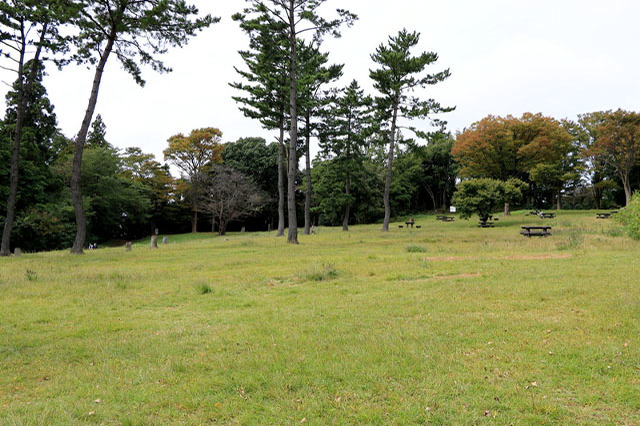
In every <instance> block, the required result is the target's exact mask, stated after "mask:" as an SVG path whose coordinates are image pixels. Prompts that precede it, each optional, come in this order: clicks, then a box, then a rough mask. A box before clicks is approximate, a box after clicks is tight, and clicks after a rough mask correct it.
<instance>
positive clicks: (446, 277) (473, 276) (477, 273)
mask: <svg viewBox="0 0 640 426" xmlns="http://www.w3.org/2000/svg"><path fill="white" fill-rule="evenodd" d="M480 277H482V274H481V273H479V272H476V273H473V274H456V275H443V276H441V277H433V279H434V280H449V279H450V280H455V279H458V278H480Z"/></svg>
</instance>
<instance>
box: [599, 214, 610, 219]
mask: <svg viewBox="0 0 640 426" xmlns="http://www.w3.org/2000/svg"><path fill="white" fill-rule="evenodd" d="M610 217H611V213H597V214H596V219H609V218H610Z"/></svg>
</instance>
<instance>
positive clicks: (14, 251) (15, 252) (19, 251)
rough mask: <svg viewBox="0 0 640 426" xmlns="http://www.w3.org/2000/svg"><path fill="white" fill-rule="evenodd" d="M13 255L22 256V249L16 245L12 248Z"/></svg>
mask: <svg viewBox="0 0 640 426" xmlns="http://www.w3.org/2000/svg"><path fill="white" fill-rule="evenodd" d="M13 255H14V256H16V257H20V256H22V249H21V248H18V247H16V248H15V249H13Z"/></svg>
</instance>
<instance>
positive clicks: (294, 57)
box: [287, 0, 298, 244]
mask: <svg viewBox="0 0 640 426" xmlns="http://www.w3.org/2000/svg"><path fill="white" fill-rule="evenodd" d="M295 10H296V0H289V11H288V13H289V44H290V49H291V50H290V57H289V61H290V63H289V107H290V110H291V129H290V132H289V173H288V178H289V182H288V185H287V189H288V191H287V193H288V196H289V199H288V213H289V234H288V235H287V242H288V243H291V244H298V218H297V216H296V172H297V169H298V158H297V153H296V145H297V142H298V110H297V107H298V105H297V97H298V90H297V74H296V67H297V62H298V52H297V46H296V31H295V28H296V16H295Z"/></svg>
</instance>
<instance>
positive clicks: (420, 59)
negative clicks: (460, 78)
mask: <svg viewBox="0 0 640 426" xmlns="http://www.w3.org/2000/svg"><path fill="white" fill-rule="evenodd" d="M419 41H420V34H419V33H417V32H408V31H407V30H406V29H403V30H402V31H400V32H399V33H398V35H397V36H396V37H389V41H388V45H383V44H381V45H380V46H379V47H378V48H377V49H376V51H375V53H374V54H372V55H371V59H373V61H374V62H375V63H377V64H379V65H380V68H378V69H376V70H371V72H370V77H371V78H372V79H373V81H374V87H375V88H376V89H377V90H378V91H379V92H380V93H381V94H382V96H380V97H378V98H377V103H378V106H379V109H380V113H381V118H382V119H384V120H386V121H387V122H388V128H387V129H386V132H387V135H388V139H389V142H388V144H389V151H388V154H387V172H386V176H385V187H384V209H385V212H384V223H383V225H382V230H383V231H389V221H390V219H391V204H390V199H389V195H390V191H391V178H392V171H393V159H394V151H395V146H396V142H397V132H398V128H399V127H398V121H399V120H400V119H406V120H413V119H425V118H427V117H428V116H429V115H430V114H437V113H442V112H448V111H452V110H453V108H444V107H442V106H441V105H440V104H439V103H438V102H436V101H435V100H433V99H428V100H421V99H420V98H418V97H415V96H411V95H410V94H411V93H413V92H414V91H415V90H416V89H422V88H425V87H426V86H429V85H433V84H436V83H438V82H441V81H443V80H445V79H446V78H448V77H449V75H450V73H449V70H448V69H447V70H445V71H441V72H438V73H435V74H424V71H425V68H426V67H427V66H428V65H430V64H432V63H434V62H435V61H437V60H438V55H437V54H436V53H434V52H423V53H421V54H420V55H418V56H412V55H411V49H412V48H413V47H415V46H416V45H417V44H418V42H419ZM431 121H432V122H433V123H434V124H438V125H442V124H443V123H442V122H441V121H440V120H437V119H432V120H431ZM408 128H409V129H410V130H411V131H413V132H414V133H416V134H417V135H418V136H420V137H426V134H425V133H424V132H422V131H418V130H417V129H416V128H414V127H408Z"/></svg>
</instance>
